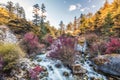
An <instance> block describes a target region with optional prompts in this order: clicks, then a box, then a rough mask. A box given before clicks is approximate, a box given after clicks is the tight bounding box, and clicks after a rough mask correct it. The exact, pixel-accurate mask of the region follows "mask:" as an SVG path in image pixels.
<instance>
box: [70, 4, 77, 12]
mask: <svg viewBox="0 0 120 80" xmlns="http://www.w3.org/2000/svg"><path fill="white" fill-rule="evenodd" d="M76 9H77V7H76V5H70V7H69V11H74V10H76Z"/></svg>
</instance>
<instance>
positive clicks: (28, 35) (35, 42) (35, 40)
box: [24, 32, 39, 48]
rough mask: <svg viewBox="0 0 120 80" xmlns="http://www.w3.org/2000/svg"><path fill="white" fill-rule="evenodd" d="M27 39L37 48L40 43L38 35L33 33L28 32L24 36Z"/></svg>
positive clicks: (32, 46) (31, 45)
mask: <svg viewBox="0 0 120 80" xmlns="http://www.w3.org/2000/svg"><path fill="white" fill-rule="evenodd" d="M24 39H25V41H26V42H27V43H28V44H29V45H30V47H31V48H35V47H37V45H38V43H39V42H38V37H37V36H36V35H35V34H34V33H33V32H29V33H26V34H25V36H24Z"/></svg>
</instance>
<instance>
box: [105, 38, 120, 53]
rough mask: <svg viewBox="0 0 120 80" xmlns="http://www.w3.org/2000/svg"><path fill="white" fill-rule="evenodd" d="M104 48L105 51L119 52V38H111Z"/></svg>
mask: <svg viewBox="0 0 120 80" xmlns="http://www.w3.org/2000/svg"><path fill="white" fill-rule="evenodd" d="M106 48H107V49H106V51H105V53H120V38H111V39H110V41H109V42H108V43H107V44H106Z"/></svg>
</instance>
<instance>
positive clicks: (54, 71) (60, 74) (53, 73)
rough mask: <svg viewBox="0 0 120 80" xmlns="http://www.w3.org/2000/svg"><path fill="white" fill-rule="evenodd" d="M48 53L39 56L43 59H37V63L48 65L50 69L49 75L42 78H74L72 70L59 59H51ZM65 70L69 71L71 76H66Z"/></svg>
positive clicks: (68, 79) (48, 79)
mask: <svg viewBox="0 0 120 80" xmlns="http://www.w3.org/2000/svg"><path fill="white" fill-rule="evenodd" d="M46 54H47V53H46ZM46 54H43V55H38V56H37V57H38V59H41V60H42V61H40V62H38V61H37V60H35V63H36V64H39V65H40V66H44V67H46V68H47V71H48V76H47V77H43V78H42V79H40V80H44V79H45V78H46V79H47V80H74V79H73V77H72V74H71V71H70V70H69V69H68V68H65V67H64V66H63V64H62V63H61V62H60V61H59V60H51V59H49V58H48V57H46ZM56 64H58V65H59V68H58V67H56V66H55V65H56ZM64 72H67V73H68V75H69V76H64Z"/></svg>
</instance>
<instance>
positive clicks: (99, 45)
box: [90, 40, 106, 54]
mask: <svg viewBox="0 0 120 80" xmlns="http://www.w3.org/2000/svg"><path fill="white" fill-rule="evenodd" d="M105 50H106V44H105V41H103V40H99V41H98V42H94V43H93V44H92V45H91V47H90V51H91V53H100V54H103V53H104V52H105Z"/></svg>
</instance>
